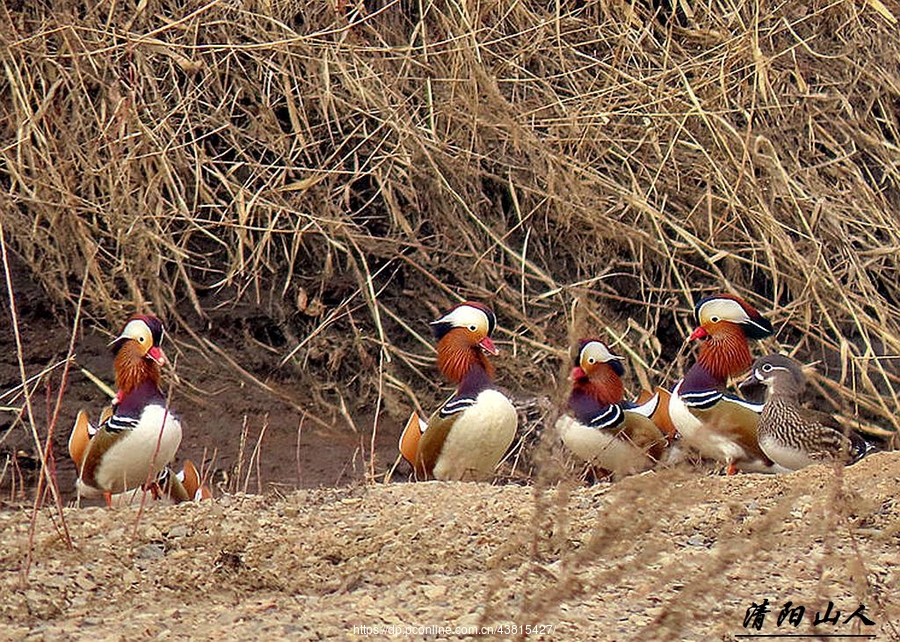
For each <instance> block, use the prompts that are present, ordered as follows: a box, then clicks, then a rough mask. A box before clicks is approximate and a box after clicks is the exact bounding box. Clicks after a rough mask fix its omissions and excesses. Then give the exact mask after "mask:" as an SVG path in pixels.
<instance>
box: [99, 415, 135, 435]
mask: <svg viewBox="0 0 900 642" xmlns="http://www.w3.org/2000/svg"><path fill="white" fill-rule="evenodd" d="M140 421H141V420H140V418H139V417H126V416H124V415H113V416H112V417H110V418H109V420H108V421H107V422H106V424H105V426H104V428H106V430H107V431H109V432H122V431H123V430H134V429H135V428H137V425H138V424H139V423H140Z"/></svg>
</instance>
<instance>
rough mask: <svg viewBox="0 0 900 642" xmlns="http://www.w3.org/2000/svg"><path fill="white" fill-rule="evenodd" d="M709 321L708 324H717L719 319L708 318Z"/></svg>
mask: <svg viewBox="0 0 900 642" xmlns="http://www.w3.org/2000/svg"><path fill="white" fill-rule="evenodd" d="M709 321H710V323H718V322H719V317H709Z"/></svg>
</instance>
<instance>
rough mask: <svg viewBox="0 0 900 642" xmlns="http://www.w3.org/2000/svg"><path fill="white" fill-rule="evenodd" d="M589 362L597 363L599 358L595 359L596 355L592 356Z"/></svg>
mask: <svg viewBox="0 0 900 642" xmlns="http://www.w3.org/2000/svg"><path fill="white" fill-rule="evenodd" d="M588 363H592V364H593V363H597V360H596V359H594V357H591V358H590V359H588Z"/></svg>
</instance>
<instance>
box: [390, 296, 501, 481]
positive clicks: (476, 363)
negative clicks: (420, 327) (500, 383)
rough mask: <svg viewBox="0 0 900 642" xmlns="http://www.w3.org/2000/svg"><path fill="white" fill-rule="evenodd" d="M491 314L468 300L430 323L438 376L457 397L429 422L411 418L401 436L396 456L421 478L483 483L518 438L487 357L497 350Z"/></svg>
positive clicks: (413, 414)
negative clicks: (496, 385) (480, 481)
mask: <svg viewBox="0 0 900 642" xmlns="http://www.w3.org/2000/svg"><path fill="white" fill-rule="evenodd" d="M496 325H497V319H496V317H495V316H494V313H493V312H492V311H491V310H490V309H489V308H488V307H487V306H484V305H482V304H480V303H472V302H466V303H461V304H459V305H457V306H455V307H454V308H452V309H451V310H450V311H449V312H447V314H445V315H444V316H442V317H441V318H440V319H438V320H437V321H433V322H432V323H431V327H432V330H433V332H434V337H435V339H436V340H437V365H438V370H440V372H441V374H442V375H443V376H444V377H446V378H447V379H448V380H450V381H451V382H452V383H455V384H456V385H457V389H456V393H455V394H454V395H453V396H452V397H450V398H449V399H448V400H447V401H446V402H444V404H443V405H442V406H441V407H440V409H439V410H438V411H437V412H435V413H434V414H433V415H432V416H431V418H430V419H429V420H428V423H425V422H423V421H422V420H421V419H420V418H419V415H418V413H416V412H413V413H412V416H410V418H409V421H408V422H407V424H406V427H405V428H404V430H403V434H402V435H401V436H400V453H401V454H402V455H403V457H404V459H406V461H408V462H409V463H410V465H412V467H413V469H414V470H415V473H416V475H417V477H418V478H420V479H432V478H433V479H440V480H483V479H488V478H490V476H491V475H492V474H493V472H494V469H495V468H496V467H497V464H499V463H500V461H501V459H503V456H504V455H505V454H506V451H507V450H508V449H509V446H510V444H512V441H513V438H514V437H515V435H516V425H517V423H518V418H517V415H516V410H515V408H513V405H512V403H511V402H510V401H509V399H507V397H506V395H504V394H503V393H502V392H500V391H499V390H498V389H497V388H496V387H495V386H494V383H493V380H492V379H493V374H494V367H493V365H491V362H490V361H488V358H487V355H489V354H490V355H494V356H496V355H497V354H498V353H499V351H498V350H497V348H496V347H495V346H494V342H493V341H492V340H491V334H492V333H493V331H494V328H495V326H496Z"/></svg>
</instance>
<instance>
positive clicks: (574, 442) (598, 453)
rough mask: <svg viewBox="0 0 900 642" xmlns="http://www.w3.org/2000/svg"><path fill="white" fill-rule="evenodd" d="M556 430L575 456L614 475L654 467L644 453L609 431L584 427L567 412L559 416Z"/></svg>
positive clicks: (627, 473) (632, 472)
mask: <svg viewBox="0 0 900 642" xmlns="http://www.w3.org/2000/svg"><path fill="white" fill-rule="evenodd" d="M556 429H557V430H558V431H559V436H560V438H561V439H562V441H563V443H564V444H565V445H566V447H567V448H568V449H569V450H571V451H572V452H573V453H575V455H577V456H578V457H580V458H581V459H584V460H585V461H587V462H590V463H592V464H596V465H597V466H600V467H602V468H605V469H606V470H609V471H612V472H613V473H615V474H616V475H631V474H634V473H639V472H642V471H645V470H649V469H650V468H652V467H653V463H654V462H653V460H652V459H651V458H650V457H648V456H647V454H646V453H644V452H643V451H642V450H641V449H640V448H638V447H636V446H635V445H634V444H632V443H631V442H629V441H626V440H624V439H620V438H619V437H617V436H616V435H615V434H613V433H612V432H610V431H606V430H598V429H596V428H591V427H590V426H585V425H584V424H583V423H581V422H580V421H578V420H577V419H575V418H574V417H571V416H569V415H563V416H562V417H560V418H559V420H558V421H557V422H556Z"/></svg>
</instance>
